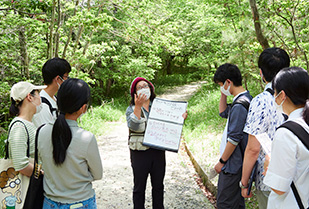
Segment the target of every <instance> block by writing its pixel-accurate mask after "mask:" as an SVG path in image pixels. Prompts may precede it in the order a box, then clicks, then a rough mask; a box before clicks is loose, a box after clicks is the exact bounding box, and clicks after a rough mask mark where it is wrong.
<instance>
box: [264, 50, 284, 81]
mask: <svg viewBox="0 0 309 209" xmlns="http://www.w3.org/2000/svg"><path fill="white" fill-rule="evenodd" d="M258 66H259V68H260V69H261V70H262V73H263V76H264V78H265V80H266V81H267V82H271V81H272V80H273V78H274V77H275V76H276V74H277V73H278V72H279V71H280V70H281V69H282V68H285V67H289V66H290V57H289V55H288V54H287V53H286V51H285V50H283V49H280V48H277V47H272V48H268V49H265V50H264V51H263V52H262V53H261V54H260V56H259V60H258Z"/></svg>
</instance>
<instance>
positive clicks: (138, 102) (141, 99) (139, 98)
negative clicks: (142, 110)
mask: <svg viewBox="0 0 309 209" xmlns="http://www.w3.org/2000/svg"><path fill="white" fill-rule="evenodd" d="M146 101H147V96H146V95H145V94H143V95H142V94H139V95H137V94H134V102H135V106H139V107H142V106H143V104H144V103H145V102H146Z"/></svg>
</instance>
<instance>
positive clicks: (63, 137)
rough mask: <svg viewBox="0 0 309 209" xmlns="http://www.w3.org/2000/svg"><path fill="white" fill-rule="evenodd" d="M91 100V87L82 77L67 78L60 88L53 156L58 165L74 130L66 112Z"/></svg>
mask: <svg viewBox="0 0 309 209" xmlns="http://www.w3.org/2000/svg"><path fill="white" fill-rule="evenodd" d="M89 100H90V88H89V86H88V84H87V83H86V82H85V81H83V80H81V79H77V78H71V79H67V80H65V81H64V82H63V83H62V84H61V86H60V88H59V90H58V94H57V105H58V109H59V111H60V115H59V116H58V118H57V119H56V121H55V123H54V126H53V131H52V144H53V158H54V161H55V164H56V165H57V166H60V165H61V164H62V163H63V162H64V160H65V158H66V151H67V149H68V147H69V145H70V143H71V140H72V132H71V129H70V127H69V125H68V123H67V121H66V120H65V114H66V113H69V114H72V113H74V112H76V111H78V110H79V109H80V108H81V107H82V106H83V105H84V104H88V103H89Z"/></svg>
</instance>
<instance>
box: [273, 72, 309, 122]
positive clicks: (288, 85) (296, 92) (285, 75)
mask: <svg viewBox="0 0 309 209" xmlns="http://www.w3.org/2000/svg"><path fill="white" fill-rule="evenodd" d="M272 85H273V89H274V90H275V91H276V92H277V93H279V92H280V91H282V90H283V91H284V92H285V93H286V95H287V96H288V97H289V98H290V100H291V101H292V102H293V104H294V105H304V106H305V107H304V112H303V118H304V120H305V121H306V123H307V124H308V125H309V75H308V72H307V71H306V70H304V69H303V68H300V67H288V68H284V69H282V70H280V71H279V73H278V74H277V75H276V77H275V78H274V80H273V82H272Z"/></svg>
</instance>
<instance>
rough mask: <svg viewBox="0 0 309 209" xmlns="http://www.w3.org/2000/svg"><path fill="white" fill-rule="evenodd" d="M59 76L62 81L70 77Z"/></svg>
mask: <svg viewBox="0 0 309 209" xmlns="http://www.w3.org/2000/svg"><path fill="white" fill-rule="evenodd" d="M59 78H60V79H61V80H62V81H63V82H64V81H65V80H67V79H70V77H69V76H65V75H64V76H62V77H61V76H59Z"/></svg>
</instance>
